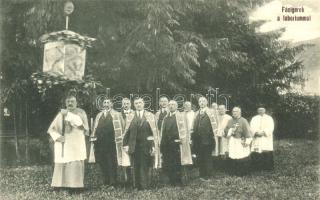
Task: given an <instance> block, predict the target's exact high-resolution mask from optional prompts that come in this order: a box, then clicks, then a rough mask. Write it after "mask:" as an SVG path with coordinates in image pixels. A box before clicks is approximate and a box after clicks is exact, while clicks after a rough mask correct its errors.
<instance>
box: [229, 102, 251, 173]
mask: <svg viewBox="0 0 320 200" xmlns="http://www.w3.org/2000/svg"><path fill="white" fill-rule="evenodd" d="M226 136H227V138H229V148H228V149H229V157H230V159H231V160H230V162H229V165H230V167H231V172H232V173H233V174H235V175H239V176H242V175H245V174H246V173H247V172H248V171H249V155H250V144H251V141H252V133H251V129H250V126H249V123H248V121H247V120H246V119H245V118H243V117H242V116H241V108H240V107H234V108H233V109H232V119H230V120H229V122H228V124H227V127H226Z"/></svg>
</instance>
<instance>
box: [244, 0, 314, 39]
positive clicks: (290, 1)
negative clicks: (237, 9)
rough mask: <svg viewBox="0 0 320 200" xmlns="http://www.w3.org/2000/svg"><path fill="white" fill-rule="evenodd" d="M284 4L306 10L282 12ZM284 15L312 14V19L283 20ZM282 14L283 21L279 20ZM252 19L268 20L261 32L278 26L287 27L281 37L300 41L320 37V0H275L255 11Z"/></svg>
mask: <svg viewBox="0 0 320 200" xmlns="http://www.w3.org/2000/svg"><path fill="white" fill-rule="evenodd" d="M282 6H286V7H301V6H303V8H304V12H300V13H295V14H292V13H286V12H282ZM283 15H290V16H293V15H296V16H310V15H311V21H283V20H282V16H283ZM277 16H280V18H281V21H277ZM250 20H252V21H254V20H268V22H267V23H265V24H264V25H262V26H261V28H260V31H261V32H267V31H271V30H275V29H278V28H282V27H284V28H286V32H284V33H283V35H282V37H281V38H280V39H282V40H289V41H292V42H299V41H304V40H310V39H314V38H317V37H320V0H274V1H272V2H270V3H268V4H265V5H264V6H262V7H260V8H258V9H257V10H256V11H254V12H253V13H252V14H251V16H250Z"/></svg>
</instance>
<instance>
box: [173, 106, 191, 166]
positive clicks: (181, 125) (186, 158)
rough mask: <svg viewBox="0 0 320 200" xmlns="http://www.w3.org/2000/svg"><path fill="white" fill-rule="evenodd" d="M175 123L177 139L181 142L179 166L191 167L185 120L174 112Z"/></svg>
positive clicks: (178, 113) (181, 115)
mask: <svg viewBox="0 0 320 200" xmlns="http://www.w3.org/2000/svg"><path fill="white" fill-rule="evenodd" d="M176 122H177V126H178V131H179V139H180V140H181V144H180V155H181V164H182V165H191V164H192V157H191V149H190V143H189V142H190V141H189V139H190V137H189V136H188V134H189V133H188V127H187V122H186V120H185V117H184V114H182V113H180V112H176Z"/></svg>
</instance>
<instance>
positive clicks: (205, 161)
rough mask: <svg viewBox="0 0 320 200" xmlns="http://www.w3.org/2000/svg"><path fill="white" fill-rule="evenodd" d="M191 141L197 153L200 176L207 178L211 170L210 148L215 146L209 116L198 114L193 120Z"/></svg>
mask: <svg viewBox="0 0 320 200" xmlns="http://www.w3.org/2000/svg"><path fill="white" fill-rule="evenodd" d="M193 130H194V132H193V134H192V141H193V146H194V151H195V154H196V155H197V160H198V165H199V171H200V177H202V178H208V177H209V176H210V175H211V170H212V155H211V154H212V150H213V149H214V147H215V141H214V136H213V130H212V126H211V122H210V118H209V116H208V115H207V114H206V113H204V114H198V115H197V116H196V118H195V121H194V129H193Z"/></svg>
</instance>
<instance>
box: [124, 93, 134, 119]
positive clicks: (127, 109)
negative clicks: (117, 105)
mask: <svg viewBox="0 0 320 200" xmlns="http://www.w3.org/2000/svg"><path fill="white" fill-rule="evenodd" d="M133 112H134V111H133V110H132V109H131V101H130V99H128V98H123V99H122V110H121V114H122V118H123V119H124V120H126V118H127V116H128V115H129V114H130V113H133Z"/></svg>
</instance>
